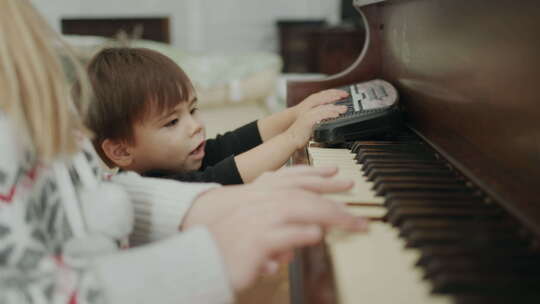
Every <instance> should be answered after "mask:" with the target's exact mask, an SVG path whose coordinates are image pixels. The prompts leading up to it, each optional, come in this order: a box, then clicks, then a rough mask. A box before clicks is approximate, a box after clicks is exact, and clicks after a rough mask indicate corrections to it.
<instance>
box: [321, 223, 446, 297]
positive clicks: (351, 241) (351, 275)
mask: <svg viewBox="0 0 540 304" xmlns="http://www.w3.org/2000/svg"><path fill="white" fill-rule="evenodd" d="M325 241H326V243H327V245H328V249H329V252H330V258H331V260H332V265H333V268H334V277H335V280H336V287H337V292H338V298H339V300H340V303H341V304H357V303H359V302H362V301H366V302H367V303H377V304H390V303H392V304H394V303H396V300H397V299H399V303H403V304H423V303H432V304H450V303H452V301H451V298H450V297H447V296H441V295H432V294H430V290H431V289H432V286H431V284H430V283H429V282H427V281H423V280H422V276H423V273H422V271H421V270H420V269H419V268H418V267H415V266H414V263H415V261H416V259H417V258H418V256H419V252H418V251H417V250H413V249H404V247H403V245H404V244H403V242H402V241H401V240H400V239H399V238H398V236H397V230H395V229H393V228H392V227H391V226H389V225H387V224H385V223H381V222H373V223H372V224H371V225H370V228H369V233H349V234H343V233H339V232H334V233H329V234H328V235H327V237H326V240H325ZM389 284H390V285H389ZM389 290H392V292H391V293H390V292H388V291H389Z"/></svg>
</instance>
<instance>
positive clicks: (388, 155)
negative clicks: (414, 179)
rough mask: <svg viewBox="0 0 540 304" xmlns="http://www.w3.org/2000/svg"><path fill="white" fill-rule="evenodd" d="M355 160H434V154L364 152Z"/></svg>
mask: <svg viewBox="0 0 540 304" xmlns="http://www.w3.org/2000/svg"><path fill="white" fill-rule="evenodd" d="M355 159H356V160H357V161H359V162H361V163H363V162H366V161H368V160H382V159H395V160H436V159H437V158H436V157H435V155H431V154H429V155H416V154H397V153H365V154H364V155H363V156H362V157H356V158H355Z"/></svg>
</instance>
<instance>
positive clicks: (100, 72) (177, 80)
mask: <svg viewBox="0 0 540 304" xmlns="http://www.w3.org/2000/svg"><path fill="white" fill-rule="evenodd" d="M88 76H89V79H90V82H91V85H92V88H93V94H94V100H92V102H91V103H90V106H89V109H88V114H87V116H86V119H85V121H86V125H87V126H88V127H89V128H90V129H91V130H92V131H93V132H94V146H95V148H96V150H97V152H98V153H99V154H100V156H101V157H102V159H103V160H104V161H105V162H106V163H107V164H108V165H109V166H112V165H113V164H112V162H111V161H110V160H109V159H108V157H107V156H106V155H105V153H103V150H102V148H101V144H102V142H103V141H104V140H105V139H110V140H123V141H126V142H129V143H133V142H134V130H133V126H134V124H135V123H136V122H138V121H141V120H143V119H145V118H146V115H148V114H149V113H151V112H152V111H155V112H153V113H157V114H158V115H159V114H161V113H164V112H166V111H168V110H170V109H171V108H174V107H175V106H176V105H178V103H180V102H183V101H187V100H188V99H189V98H190V94H193V91H194V89H193V86H192V84H191V81H190V80H189V78H188V77H187V75H186V74H185V73H184V71H183V70H182V69H181V68H180V67H179V66H178V65H177V64H176V63H175V62H174V61H172V60H171V59H169V58H168V57H167V56H165V55H162V54H160V53H158V52H156V51H152V50H149V49H144V48H108V49H104V50H102V51H101V52H99V53H98V54H97V55H96V56H94V58H92V60H91V61H90V63H89V64H88Z"/></svg>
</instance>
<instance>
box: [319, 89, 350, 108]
mask: <svg viewBox="0 0 540 304" xmlns="http://www.w3.org/2000/svg"><path fill="white" fill-rule="evenodd" d="M318 94H319V95H318V96H317V97H318V98H317V101H318V103H317V104H326V103H333V102H336V101H338V100H341V99H343V98H346V97H348V96H349V93H347V92H346V91H343V90H338V89H330V90H326V91H322V92H320V93H318Z"/></svg>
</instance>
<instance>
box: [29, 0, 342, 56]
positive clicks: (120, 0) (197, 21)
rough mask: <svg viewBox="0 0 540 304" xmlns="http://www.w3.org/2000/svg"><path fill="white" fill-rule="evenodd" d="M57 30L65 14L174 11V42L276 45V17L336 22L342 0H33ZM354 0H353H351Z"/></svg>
mask: <svg viewBox="0 0 540 304" xmlns="http://www.w3.org/2000/svg"><path fill="white" fill-rule="evenodd" d="M32 2H33V3H34V5H35V6H36V7H37V8H38V10H39V11H40V12H41V13H42V14H43V15H44V16H45V18H46V19H47V20H48V21H49V23H51V25H53V26H54V27H55V28H56V29H57V30H58V31H59V30H60V20H61V18H65V17H118V16H120V17H127V16H169V17H171V36H172V37H171V39H172V44H173V45H176V46H178V47H181V48H183V49H185V50H188V51H193V52H199V51H218V52H238V51H252V50H266V51H275V50H277V36H276V33H277V32H276V28H275V20H276V19H289V18H323V19H326V20H328V21H329V22H337V20H338V11H339V4H338V3H339V1H338V0H92V1H89V0H32ZM351 2H352V0H351Z"/></svg>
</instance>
